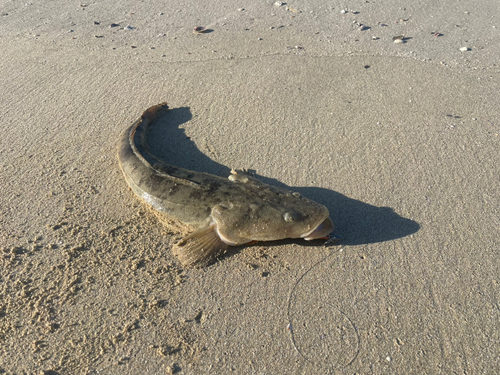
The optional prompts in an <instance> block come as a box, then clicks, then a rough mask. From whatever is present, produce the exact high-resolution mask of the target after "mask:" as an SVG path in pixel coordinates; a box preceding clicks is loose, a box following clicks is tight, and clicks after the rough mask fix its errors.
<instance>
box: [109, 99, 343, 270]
mask: <svg viewBox="0 0 500 375" xmlns="http://www.w3.org/2000/svg"><path fill="white" fill-rule="evenodd" d="M167 110H168V105H167V103H161V104H158V105H156V106H153V107H151V108H149V109H147V110H146V111H145V112H144V113H143V114H142V116H141V117H140V118H139V119H138V120H137V121H135V122H134V123H133V124H132V125H131V126H130V127H129V128H128V129H127V130H126V131H125V132H124V133H123V135H122V136H121V138H120V142H119V149H118V160H119V163H120V168H121V169H122V171H123V174H124V175H125V180H126V181H127V183H128V185H129V186H130V188H131V189H132V191H134V193H135V194H137V196H139V198H140V199H141V200H142V201H143V202H144V203H146V204H147V205H149V206H151V207H152V208H153V209H155V210H156V211H157V212H158V213H159V214H160V215H161V216H163V217H165V219H166V220H167V221H170V222H176V223H179V224H181V225H182V227H184V228H186V229H187V231H188V234H187V235H186V236H184V237H183V238H182V239H181V240H180V241H179V242H178V243H177V244H176V245H175V246H174V249H173V251H174V253H175V254H176V255H177V257H178V258H179V260H180V262H181V263H182V264H183V265H184V266H187V267H190V266H196V267H203V266H206V265H208V264H210V263H211V262H212V261H213V260H214V259H215V258H216V257H217V256H218V255H219V254H220V253H222V252H223V251H225V250H226V249H227V247H228V246H238V245H243V244H248V243H251V242H255V241H275V240H281V239H285V238H303V239H305V240H313V239H319V238H325V237H327V236H328V234H329V233H331V232H332V231H333V223H332V221H331V219H330V218H329V213H328V209H327V208H326V207H325V206H323V205H321V204H319V203H316V202H314V201H312V200H310V199H307V198H305V197H302V196H301V195H300V194H299V193H295V192H292V191H289V190H286V189H282V188H278V187H274V186H270V185H267V184H265V183H263V182H261V181H259V180H258V179H256V178H254V177H252V176H249V175H247V174H245V173H243V172H240V171H234V170H233V171H231V175H230V176H229V177H228V178H223V177H219V176H215V175H212V174H209V173H202V172H195V171H190V170H187V169H184V168H179V167H175V166H173V165H169V164H166V163H165V162H163V161H162V160H159V159H157V158H156V157H155V156H153V155H152V154H151V153H150V152H149V149H148V147H147V143H146V135H147V132H148V127H149V125H150V124H151V123H152V122H153V121H155V120H156V119H158V118H159V117H161V116H162V115H163V114H165V112H166V111H167Z"/></svg>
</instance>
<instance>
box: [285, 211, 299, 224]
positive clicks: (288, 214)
mask: <svg viewBox="0 0 500 375" xmlns="http://www.w3.org/2000/svg"><path fill="white" fill-rule="evenodd" d="M283 219H285V221H288V222H289V223H291V222H293V221H295V220H297V215H296V214H295V213H293V212H285V213H284V214H283Z"/></svg>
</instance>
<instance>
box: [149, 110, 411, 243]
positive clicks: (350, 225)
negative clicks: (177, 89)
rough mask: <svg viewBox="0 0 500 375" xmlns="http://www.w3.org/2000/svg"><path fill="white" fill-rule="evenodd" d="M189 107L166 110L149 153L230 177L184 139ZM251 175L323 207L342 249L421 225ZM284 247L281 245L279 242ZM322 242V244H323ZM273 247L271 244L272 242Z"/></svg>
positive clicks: (153, 127)
mask: <svg viewBox="0 0 500 375" xmlns="http://www.w3.org/2000/svg"><path fill="white" fill-rule="evenodd" d="M191 118H192V114H191V111H190V109H189V108H188V107H180V108H174V109H171V110H169V111H168V112H167V113H166V114H165V115H164V116H162V118H160V119H158V120H157V121H156V122H155V123H154V124H152V125H151V128H150V131H149V133H148V137H147V142H148V145H149V148H150V151H151V153H152V154H153V155H155V156H156V157H157V158H159V159H162V160H163V161H164V162H165V163H168V164H172V165H175V166H177V167H181V168H186V169H190V170H194V171H197V172H207V173H211V174H215V175H218V176H222V177H226V176H229V174H230V171H231V169H230V168H228V167H226V166H224V165H222V164H219V163H217V162H216V161H214V160H212V159H211V158H209V157H208V156H207V155H205V154H204V153H203V152H201V151H200V150H199V148H198V147H197V146H196V145H195V144H194V142H192V141H191V140H190V138H189V137H188V136H186V134H185V132H184V129H182V128H180V126H181V125H182V124H184V123H186V122H188V121H189V120H191ZM253 175H254V176H255V177H256V178H258V179H259V180H261V181H262V182H264V183H266V184H269V185H272V186H277V187H281V188H285V189H288V190H292V191H296V192H299V193H300V194H301V195H303V196H304V197H307V198H310V199H313V200H315V201H316V202H318V203H321V204H323V205H325V206H326V207H327V208H328V210H329V211H330V217H331V219H332V221H333V223H334V224H335V231H334V233H335V234H336V235H338V236H340V237H341V238H342V239H341V240H340V242H339V243H340V244H342V245H363V244H370V243H376V242H384V241H390V240H395V239H398V238H402V237H406V236H408V235H410V234H413V233H415V232H417V231H418V230H419V229H420V225H419V224H418V223H417V222H416V221H414V220H411V219H408V218H405V217H402V216H401V215H399V214H397V213H396V212H395V211H394V210H393V209H392V208H390V207H377V206H374V205H371V204H368V203H364V202H361V201H359V200H356V199H352V198H349V197H347V196H345V195H343V194H341V193H339V192H336V191H333V190H329V189H324V188H319V187H290V186H287V185H285V184H283V183H281V182H279V181H278V180H276V179H273V178H268V177H264V176H259V175H258V174H256V173H253ZM279 242H280V243H284V242H283V241H279ZM285 242H292V243H295V242H296V243H300V244H301V245H311V246H317V245H318V242H319V241H310V242H309V241H307V242H306V241H303V240H290V241H285ZM323 242H324V241H323ZM273 243H274V241H273Z"/></svg>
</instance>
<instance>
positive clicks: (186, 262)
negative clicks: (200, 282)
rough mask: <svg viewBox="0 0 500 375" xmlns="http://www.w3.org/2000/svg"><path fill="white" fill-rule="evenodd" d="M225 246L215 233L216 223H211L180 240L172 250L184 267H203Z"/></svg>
mask: <svg viewBox="0 0 500 375" xmlns="http://www.w3.org/2000/svg"><path fill="white" fill-rule="evenodd" d="M227 247H228V245H227V244H226V243H225V242H224V241H222V240H221V238H220V237H219V235H218V234H217V225H216V224H215V223H211V224H209V225H207V226H206V227H203V228H201V229H198V230H197V231H194V232H193V233H191V234H190V235H188V236H186V237H184V238H183V239H182V240H180V241H179V242H178V243H177V244H176V246H175V247H174V249H173V252H174V254H175V255H176V256H177V257H178V258H179V260H180V261H181V263H182V265H183V266H185V267H205V266H207V265H208V264H210V263H211V262H212V261H213V260H214V259H215V258H216V257H217V255H219V254H220V253H221V252H222V251H224V250H225V249H226V248H227Z"/></svg>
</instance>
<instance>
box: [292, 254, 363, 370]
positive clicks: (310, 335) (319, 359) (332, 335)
mask: <svg viewBox="0 0 500 375" xmlns="http://www.w3.org/2000/svg"><path fill="white" fill-rule="evenodd" d="M329 257H330V256H328V257H326V258H324V259H322V260H321V261H320V262H318V263H316V264H315V265H314V266H313V267H311V268H310V269H309V270H308V271H307V272H306V273H304V274H303V275H302V277H301V278H300V279H299V281H298V282H297V284H295V286H294V288H293V290H292V293H291V295H290V300H289V303H288V318H289V322H290V326H289V330H290V332H291V335H292V342H293V345H294V346H295V348H296V349H297V351H298V352H299V353H300V354H301V355H302V356H303V357H304V358H305V359H306V360H307V361H309V362H311V363H312V364H313V365H314V366H315V367H316V368H318V370H331V369H334V368H340V367H345V366H348V365H350V364H351V363H352V362H353V361H354V360H355V359H356V357H357V355H358V352H359V335H358V332H357V330H356V327H355V325H354V324H353V322H352V320H351V319H350V318H349V317H348V316H347V315H346V314H345V313H344V312H343V311H342V310H341V309H340V308H339V307H338V306H337V304H336V303H335V301H333V300H332V299H331V298H329V297H328V294H329V293H335V289H334V288H332V287H333V286H332V285H324V284H323V285H322V282H324V281H325V280H324V279H323V278H321V277H320V278H318V275H321V274H323V272H321V270H317V268H318V266H320V265H321V264H322V263H325V261H326V260H327V259H328V258H329ZM320 268H321V267H320ZM315 269H316V270H315ZM312 270H315V271H319V272H311V271H312ZM326 284H329V283H328V282H327V283H326Z"/></svg>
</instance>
